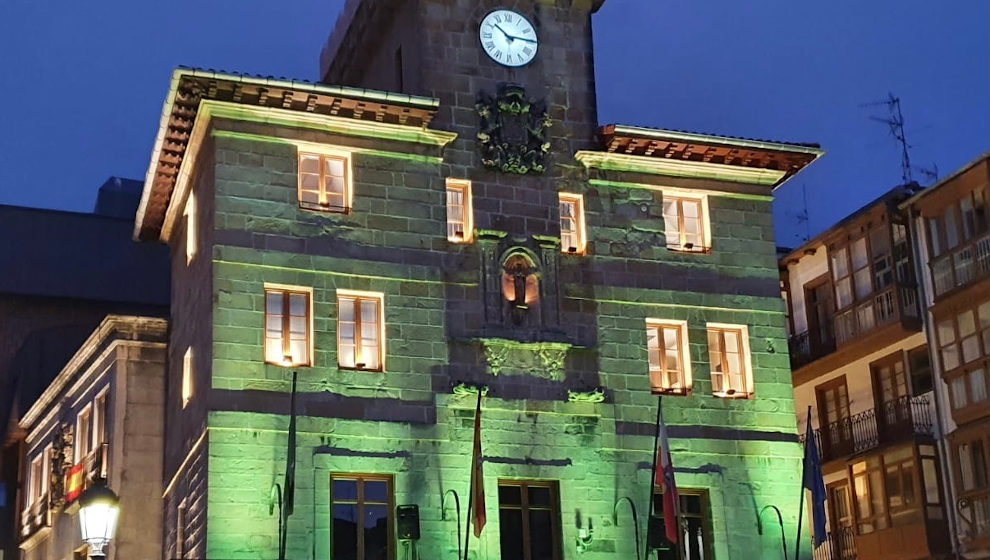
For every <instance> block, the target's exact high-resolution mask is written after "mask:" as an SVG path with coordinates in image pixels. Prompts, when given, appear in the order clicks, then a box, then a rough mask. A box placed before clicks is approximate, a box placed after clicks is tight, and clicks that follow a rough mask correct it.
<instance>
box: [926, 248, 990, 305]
mask: <svg viewBox="0 0 990 560" xmlns="http://www.w3.org/2000/svg"><path fill="white" fill-rule="evenodd" d="M928 266H929V268H930V269H931V274H932V286H934V289H935V299H938V298H940V297H942V296H943V295H945V294H948V293H950V292H953V291H955V290H956V289H957V288H961V287H963V286H966V285H968V284H970V283H972V282H974V281H977V280H980V279H983V278H987V277H990V233H986V234H983V235H982V236H980V237H977V238H975V239H971V240H970V241H969V242H967V243H966V244H964V245H960V246H959V247H956V248H955V249H953V250H952V251H950V252H948V253H945V254H943V255H940V256H939V257H938V258H935V259H932V260H931V261H930V262H929V263H928Z"/></svg>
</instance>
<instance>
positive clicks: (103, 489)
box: [79, 483, 120, 558]
mask: <svg viewBox="0 0 990 560" xmlns="http://www.w3.org/2000/svg"><path fill="white" fill-rule="evenodd" d="M119 513H120V500H119V499H118V498H117V494H114V492H113V490H111V489H109V488H107V486H106V484H103V483H97V484H95V485H93V486H90V487H89V488H87V489H86V491H85V492H83V493H82V496H80V497H79V529H80V532H81V533H82V540H83V541H85V543H86V544H88V545H89V556H90V557H91V558H92V557H103V556H106V553H105V552H104V551H103V547H105V546H106V545H107V544H109V543H110V541H111V540H112V539H113V537H114V535H115V534H116V533H117V515H118V514H119Z"/></svg>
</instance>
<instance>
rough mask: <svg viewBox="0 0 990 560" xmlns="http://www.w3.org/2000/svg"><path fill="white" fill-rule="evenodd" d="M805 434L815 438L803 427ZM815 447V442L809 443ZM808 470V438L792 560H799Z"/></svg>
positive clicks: (809, 407)
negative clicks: (805, 481) (805, 483)
mask: <svg viewBox="0 0 990 560" xmlns="http://www.w3.org/2000/svg"><path fill="white" fill-rule="evenodd" d="M807 422H808V426H810V425H811V405H810V404H809V405H808V416H807ZM805 428H806V429H805V433H806V434H811V437H812V438H814V437H815V433H814V432H813V431H811V430H809V429H807V426H806V427H805ZM811 444H812V445H815V442H814V441H812V442H811ZM807 470H808V438H807V437H805V438H804V457H803V458H802V459H801V498H800V499H799V500H798V529H797V542H796V543H794V560H801V525H802V524H803V522H804V476H805V472H806V471H807Z"/></svg>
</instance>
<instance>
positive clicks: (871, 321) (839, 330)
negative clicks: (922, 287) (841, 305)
mask: <svg viewBox="0 0 990 560" xmlns="http://www.w3.org/2000/svg"><path fill="white" fill-rule="evenodd" d="M898 293H900V300H901V301H900V302H898V301H897V300H898ZM901 309H903V310H904V316H905V317H917V316H918V312H917V309H918V298H917V296H916V295H915V291H914V288H913V287H908V286H904V287H896V286H891V287H889V288H887V289H886V290H884V291H882V292H879V293H877V294H874V295H873V297H871V298H870V299H868V300H866V301H865V302H862V303H860V304H859V305H856V306H855V307H851V308H849V309H847V310H845V311H842V312H841V313H838V314H836V316H835V340H836V342H837V343H838V344H839V345H840V346H841V345H842V344H845V343H847V342H850V341H852V340H854V339H856V338H857V337H861V336H863V335H864V334H867V333H869V332H870V331H872V330H873V329H876V328H878V327H883V326H885V325H889V324H891V323H895V322H897V321H899V320H900V319H901Z"/></svg>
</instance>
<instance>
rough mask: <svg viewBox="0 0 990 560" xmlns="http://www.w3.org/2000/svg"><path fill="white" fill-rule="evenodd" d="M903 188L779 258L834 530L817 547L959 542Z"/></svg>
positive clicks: (940, 546)
mask: <svg viewBox="0 0 990 560" xmlns="http://www.w3.org/2000/svg"><path fill="white" fill-rule="evenodd" d="M915 192H917V187H916V186H908V187H898V188H895V189H892V190H891V191H889V192H887V193H886V194H884V195H883V196H882V197H880V198H879V199H877V200H875V201H873V202H871V203H870V204H867V205H866V206H864V207H863V208H861V209H860V210H858V211H857V212H855V213H853V214H852V215H850V216H849V217H847V218H845V219H844V220H842V221H841V222H839V223H838V224H836V225H835V226H833V227H832V228H830V229H829V230H827V231H825V232H824V233H822V234H821V235H819V236H818V237H816V238H815V239H813V240H811V241H809V242H807V243H805V244H804V245H803V246H801V247H799V248H797V249H795V250H793V251H792V252H791V253H790V254H788V255H786V256H785V257H784V258H783V259H781V271H782V285H783V288H784V297H785V299H786V300H787V302H788V314H789V317H790V319H789V328H790V329H791V332H792V333H795V334H793V335H792V336H791V338H790V341H791V344H790V351H791V364H792V368H793V378H794V396H795V404H796V408H797V413H798V422H799V424H800V425H801V427H802V428H801V429H802V433H804V429H805V428H804V427H805V426H806V422H807V421H808V417H807V411H808V410H809V407H810V410H811V412H812V413H811V417H810V421H811V422H812V424H813V425H814V427H815V440H816V441H815V444H816V445H818V448H819V453H820V454H821V457H822V462H823V464H824V469H823V472H824V475H825V484H826V490H827V496H828V500H827V513H828V518H829V519H828V531H829V535H828V541H827V542H826V543H825V544H823V545H822V546H821V547H819V548H818V550H817V551H816V554H815V558H820V559H823V560H824V559H853V558H859V559H862V560H883V559H890V560H894V559H897V560H911V559H923V558H945V557H947V555H948V554H949V553H950V552H951V543H950V540H949V532H948V517H949V514H950V513H951V504H950V503H948V501H947V499H946V497H947V494H946V493H945V491H944V490H945V489H944V488H943V487H942V484H941V480H942V478H941V476H940V471H941V469H942V467H943V462H942V459H941V445H940V443H939V441H938V439H939V438H940V433H939V431H938V428H937V426H936V419H935V415H936V409H937V407H935V402H934V395H933V393H932V368H931V364H930V360H929V351H928V346H927V343H926V339H925V334H924V332H923V331H922V328H921V314H920V309H919V297H918V288H917V282H916V276H915V266H914V260H913V255H912V252H911V247H910V239H909V235H908V224H907V219H906V217H905V216H904V215H903V214H902V213H901V212H900V211H898V209H897V204H898V203H900V202H902V201H904V200H905V199H907V198H908V197H909V196H911V195H912V194H914V193H915Z"/></svg>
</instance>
